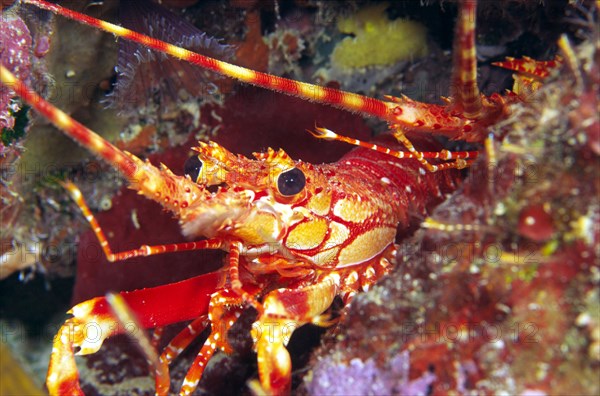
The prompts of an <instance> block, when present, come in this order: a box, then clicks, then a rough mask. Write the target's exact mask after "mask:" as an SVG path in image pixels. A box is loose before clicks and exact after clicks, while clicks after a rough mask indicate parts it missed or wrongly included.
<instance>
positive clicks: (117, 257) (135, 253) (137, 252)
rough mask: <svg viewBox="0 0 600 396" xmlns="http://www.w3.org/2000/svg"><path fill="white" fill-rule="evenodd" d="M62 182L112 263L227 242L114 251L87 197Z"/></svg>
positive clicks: (214, 245)
mask: <svg viewBox="0 0 600 396" xmlns="http://www.w3.org/2000/svg"><path fill="white" fill-rule="evenodd" d="M61 184H62V186H63V187H64V188H65V189H66V190H67V191H68V192H69V194H70V195H71V198H72V199H73V201H75V203H76V204H77V206H79V209H80V210H81V212H82V213H83V215H84V217H85V219H86V220H87V221H88V223H90V226H91V227H92V230H93V231H94V234H95V235H96V238H97V239H98V242H100V246H102V250H103V251H104V254H105V256H106V259H107V260H108V261H109V262H111V263H112V262H115V261H122V260H127V259H130V258H134V257H139V256H153V255H156V254H163V253H173V252H183V251H188V250H202V249H221V248H223V246H224V244H225V242H224V241H223V240H222V239H206V240H203V241H195V242H183V243H173V244H168V245H154V246H148V245H142V246H140V247H139V248H137V249H133V250H127V251H124V252H118V253H113V251H112V249H111V248H110V245H109V243H108V240H107V239H106V236H105V235H104V232H103V231H102V228H101V227H100V225H99V224H98V221H97V220H96V218H95V217H94V215H93V214H92V211H91V210H90V208H89V207H88V205H87V203H86V202H85V199H84V198H83V195H82V194H81V191H80V190H79V188H77V186H75V185H74V184H73V183H71V182H68V181H67V182H62V183H61Z"/></svg>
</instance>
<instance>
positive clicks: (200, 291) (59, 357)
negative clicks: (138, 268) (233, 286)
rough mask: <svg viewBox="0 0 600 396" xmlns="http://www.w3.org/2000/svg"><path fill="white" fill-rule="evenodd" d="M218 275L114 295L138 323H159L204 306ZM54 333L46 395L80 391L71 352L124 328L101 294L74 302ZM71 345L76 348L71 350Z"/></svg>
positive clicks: (91, 348) (86, 349)
mask: <svg viewBox="0 0 600 396" xmlns="http://www.w3.org/2000/svg"><path fill="white" fill-rule="evenodd" d="M220 280H221V274H220V273H211V274H207V275H201V276H197V277H194V278H191V279H187V280H185V281H182V282H177V283H172V284H169V285H165V286H158V287H153V288H148V289H141V290H136V291H132V292H123V293H120V295H121V296H122V297H123V299H124V300H125V303H126V304H127V305H128V306H129V308H131V310H132V311H133V312H134V313H135V314H136V316H137V317H138V318H139V320H140V324H141V326H142V327H143V328H151V327H156V326H162V325H166V324H170V323H175V322H180V321H184V320H190V319H193V318H196V317H198V316H200V315H202V314H203V313H205V312H206V311H207V309H208V304H209V299H210V295H211V293H212V292H213V291H214V290H215V289H216V287H217V285H218V283H219V282H220ZM69 313H72V314H73V317H72V318H70V319H68V320H67V321H66V322H65V323H64V324H63V325H62V327H61V328H60V330H59V331H58V334H57V335H56V337H55V338H54V342H53V347H52V355H51V357H50V364H49V366H48V377H47V380H46V386H47V387H48V391H49V392H50V394H52V395H66V394H68V395H80V394H82V392H81V388H80V386H79V374H78V372H77V367H76V365H75V357H74V355H75V354H77V355H87V354H90V353H94V352H96V351H97V350H98V349H100V346H101V345H102V343H103V342H104V340H105V339H106V338H108V337H110V336H112V335H116V334H119V333H123V332H124V331H125V330H126V329H125V328H124V327H123V326H119V321H118V319H117V318H115V316H114V315H113V314H112V312H111V310H110V307H109V304H108V302H107V301H106V298H104V297H96V298H93V299H91V300H88V301H84V302H82V303H80V304H77V305H75V306H74V307H73V308H72V309H71V310H70V311H69ZM74 348H78V349H79V350H78V351H77V352H76V353H75V350H74Z"/></svg>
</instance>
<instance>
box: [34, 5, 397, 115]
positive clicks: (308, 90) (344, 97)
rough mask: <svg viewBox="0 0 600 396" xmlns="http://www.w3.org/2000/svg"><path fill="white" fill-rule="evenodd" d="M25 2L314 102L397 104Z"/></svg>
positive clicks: (366, 109)
mask: <svg viewBox="0 0 600 396" xmlns="http://www.w3.org/2000/svg"><path fill="white" fill-rule="evenodd" d="M23 3H28V4H32V5H35V6H37V7H39V8H42V9H44V10H48V11H51V12H53V13H56V14H59V15H62V16H64V17H66V18H69V19H72V20H75V21H78V22H81V23H84V24H86V25H89V26H92V27H95V28H98V29H101V30H104V31H106V32H109V33H112V34H114V35H115V36H117V37H121V38H124V39H126V40H131V41H133V42H136V43H138V44H140V45H143V46H145V47H147V48H151V49H154V50H157V51H160V52H163V53H166V54H169V55H171V56H174V57H175V58H178V59H182V60H185V61H187V62H190V63H193V64H195V65H198V66H200V67H202V68H205V69H208V70H212V71H214V72H216V73H219V74H222V75H225V76H227V77H231V78H234V79H236V80H239V81H242V82H245V83H248V84H252V85H256V86H259V87H262V88H266V89H269V90H272V91H277V92H281V93H285V94H288V95H292V96H297V97H300V98H303V99H306V100H309V101H312V102H317V103H324V104H330V105H333V106H336V107H340V108H343V109H347V110H350V111H358V112H361V113H364V114H367V115H372V116H375V117H379V118H384V119H386V118H387V117H388V115H389V114H388V113H389V110H391V109H392V108H395V107H397V105H395V104H392V103H388V102H384V101H381V100H378V99H374V98H369V97H366V96H362V95H358V94H354V93H350V92H345V91H340V90H337V89H333V88H326V87H321V86H318V85H314V84H308V83H304V82H299V81H295V80H290V79H287V78H283V77H278V76H274V75H271V74H267V73H261V72H257V71H254V70H251V69H247V68H244V67H241V66H236V65H233V64H231V63H227V62H223V61H220V60H218V59H214V58H210V57H208V56H204V55H200V54H197V53H195V52H192V51H189V50H186V49H185V48H181V47H177V46H175V45H172V44H169V43H165V42H164V41H160V40H157V39H155V38H152V37H149V36H146V35H144V34H140V33H137V32H134V31H131V30H129V29H126V28H124V27H121V26H118V25H114V24H112V23H109V22H105V21H102V20H99V19H96V18H93V17H90V16H88V15H85V14H81V13H79V12H76V11H72V10H69V9H67V8H63V7H60V6H59V5H56V4H52V3H49V2H47V1H43V0H23Z"/></svg>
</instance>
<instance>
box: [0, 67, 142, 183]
mask: <svg viewBox="0 0 600 396" xmlns="http://www.w3.org/2000/svg"><path fill="white" fill-rule="evenodd" d="M0 81H2V84H4V85H6V86H7V87H8V88H10V89H11V90H13V91H14V92H15V93H16V94H17V95H19V96H20V97H21V98H23V100H25V102H27V103H28V104H29V105H31V107H33V108H34V109H35V110H37V111H38V112H39V113H40V114H42V115H43V116H44V117H46V118H47V119H48V120H50V121H51V122H52V124H54V125H55V126H56V127H57V128H59V129H61V130H62V131H64V133H65V134H66V135H68V136H70V137H71V138H72V139H73V140H75V141H76V142H78V143H79V144H81V145H82V146H83V147H85V148H86V149H87V150H89V151H90V152H92V153H94V154H96V155H98V156H100V157H101V158H103V159H104V160H105V161H106V162H108V163H109V164H110V165H112V166H113V167H114V168H115V169H117V170H118V171H119V172H120V173H121V174H123V175H124V176H125V177H126V178H127V179H129V180H133V179H135V177H136V172H137V171H138V166H137V164H136V162H135V161H134V159H133V158H132V157H130V156H129V155H127V154H125V153H124V152H123V151H121V150H119V149H118V148H116V147H115V146H113V145H112V144H110V143H109V142H108V141H106V140H105V139H103V138H102V137H100V136H99V135H98V134H96V133H95V132H94V131H92V130H90V129H88V128H86V127H85V126H83V125H81V124H80V123H79V122H77V121H75V120H74V119H72V118H71V117H69V116H68V115H67V114H65V113H64V112H63V111H61V110H60V109H57V108H56V107H54V106H53V105H52V104H50V103H49V102H47V101H46V100H44V99H43V98H42V97H41V96H39V95H38V94H37V93H35V92H34V91H32V90H30V89H29V88H28V87H27V86H26V85H25V84H24V83H23V82H22V81H20V80H19V79H18V78H16V77H15V75H14V74H12V73H11V72H10V71H8V69H6V68H5V67H4V66H2V65H0Z"/></svg>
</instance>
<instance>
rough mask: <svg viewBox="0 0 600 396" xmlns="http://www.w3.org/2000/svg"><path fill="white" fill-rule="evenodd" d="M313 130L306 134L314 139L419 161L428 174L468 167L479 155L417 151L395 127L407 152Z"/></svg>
mask: <svg viewBox="0 0 600 396" xmlns="http://www.w3.org/2000/svg"><path fill="white" fill-rule="evenodd" d="M315 129H316V131H310V130H309V131H308V132H310V133H311V134H312V135H313V136H314V137H316V138H318V139H325V140H337V141H339V142H344V143H348V144H352V145H354V146H359V147H364V148H368V149H370V150H373V151H378V152H380V153H384V154H387V155H391V156H392V157H396V158H414V159H416V160H417V161H419V163H421V165H423V167H424V168H425V169H427V170H428V171H429V172H437V171H440V170H445V169H463V168H465V167H466V166H467V165H469V164H470V162H471V161H472V160H473V159H475V158H477V156H478V154H479V152H478V151H455V152H451V151H448V150H441V151H417V150H416V149H415V147H414V146H413V144H412V143H411V141H410V140H408V138H407V137H406V136H405V135H404V132H402V130H401V129H400V128H399V127H397V128H396V129H395V130H394V132H393V135H394V137H395V138H396V140H398V142H400V143H402V144H403V145H404V147H406V149H407V150H408V151H396V150H391V149H389V148H387V147H381V146H379V145H377V144H374V143H369V142H364V141H362V140H358V139H354V138H349V137H346V136H342V135H339V134H337V133H335V132H333V131H331V130H329V129H326V128H319V127H315ZM426 158H435V159H441V160H446V161H450V160H454V161H451V162H446V163H442V164H437V165H432V164H430V163H429V161H427V159H426ZM465 160H471V161H465Z"/></svg>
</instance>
